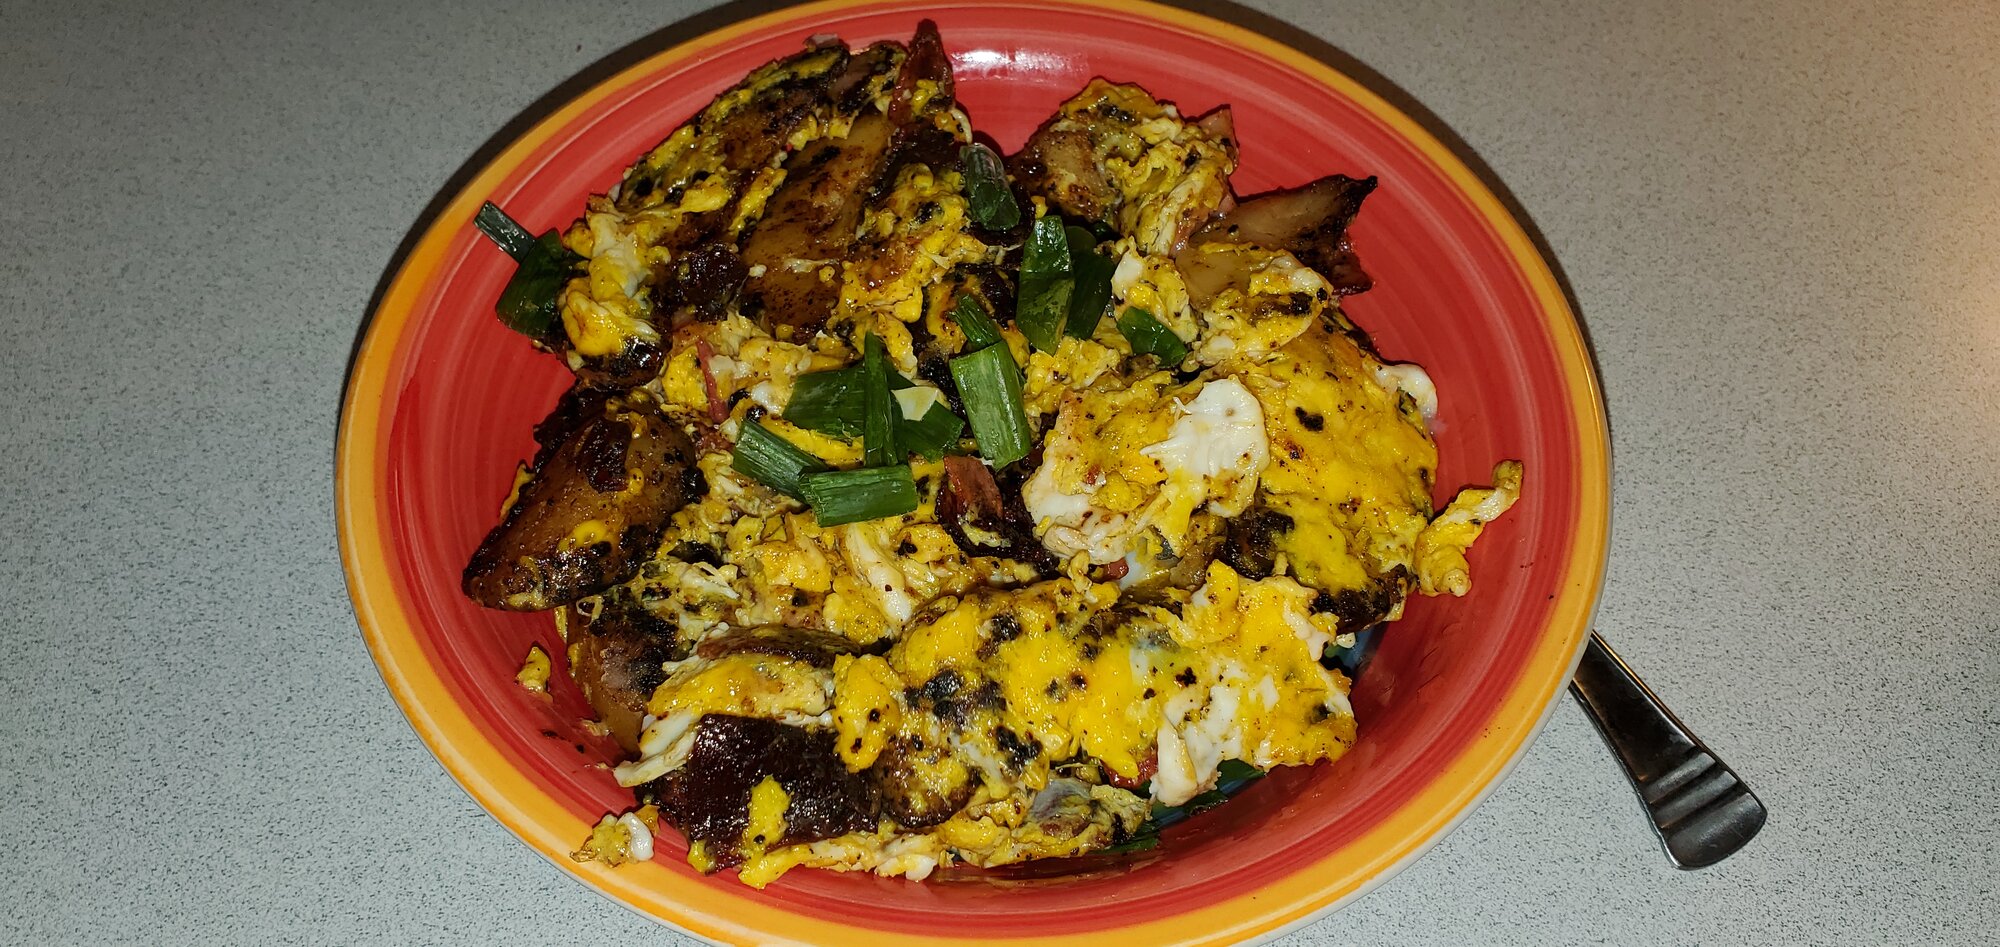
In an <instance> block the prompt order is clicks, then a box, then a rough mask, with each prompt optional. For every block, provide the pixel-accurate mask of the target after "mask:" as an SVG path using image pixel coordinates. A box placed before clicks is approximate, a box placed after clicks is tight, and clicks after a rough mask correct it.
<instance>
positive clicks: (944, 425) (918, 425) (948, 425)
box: [896, 388, 965, 460]
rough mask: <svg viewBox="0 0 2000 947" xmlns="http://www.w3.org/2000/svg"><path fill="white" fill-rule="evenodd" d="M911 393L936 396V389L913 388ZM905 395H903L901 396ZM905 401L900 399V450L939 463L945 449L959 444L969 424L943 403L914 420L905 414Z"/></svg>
mask: <svg viewBox="0 0 2000 947" xmlns="http://www.w3.org/2000/svg"><path fill="white" fill-rule="evenodd" d="M910 390H911V391H925V392H931V393H936V391H937V389H935V388H912V389H910ZM897 394H898V395H901V394H902V392H897ZM901 401H902V399H901V398H900V397H899V398H898V399H897V402H898V403H897V406H896V411H897V421H896V446H897V447H898V448H900V449H902V450H903V451H905V452H906V453H911V454H920V455H922V456H923V458H924V459H925V460H936V459H938V458H940V457H943V456H944V452H945V448H948V447H950V446H951V445H953V444H956V443H958V435H959V434H960V433H961V432H963V431H964V430H965V422H964V421H963V420H961V419H960V418H959V416H958V415H956V414H953V413H951V409H950V408H949V407H946V406H945V403H944V401H943V400H942V399H940V400H938V401H935V402H932V403H931V404H930V407H929V408H928V409H926V410H924V411H923V413H922V414H919V415H917V417H915V418H914V419H913V418H911V417H910V416H909V414H908V413H906V412H905V411H904V410H903V407H902V404H901Z"/></svg>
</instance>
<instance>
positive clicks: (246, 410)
mask: <svg viewBox="0 0 2000 947" xmlns="http://www.w3.org/2000/svg"><path fill="white" fill-rule="evenodd" d="M697 6H699V4H697V3H691V2H687V0H656V2H648V3H613V2H579V3H573V4H564V5H562V7H563V9H561V10H560V11H559V10H558V8H557V6H556V5H552V4H548V3H540V2H521V0H514V2H497V3H491V4H483V5H482V4H474V3H470V2H464V0H457V2H444V3H432V4H421V3H408V2H396V3H384V2H379V0H368V2H352V3H339V4H313V5H307V4H296V3H295V4H267V3H242V2H216V3H206V4H111V3H101V2H91V0H76V2H71V3H65V4H52V5H39V6H37V7H36V8H32V9H31V8H29V7H28V5H26V4H17V3H0V319H4V327H5V336H6V339H7V341H6V343H5V344H4V345H0V445H4V451H0V456H4V457H5V458H6V461H5V463H4V464H0V588H4V590H5V593H6V594H5V597H6V598H7V600H8V605H7V608H6V610H5V611H6V614H7V615H8V617H9V619H10V621H9V627H10V629H11V635H10V636H9V640H8V644H7V646H6V649H5V655H6V656H5V658H4V659H3V660H0V708H4V712H5V724H6V729H7V733H8V736H7V738H6V739H5V740H4V741H0V798H4V799H5V805H4V815H0V852H4V853H5V854H4V855H0V866H4V872H5V878H6V883H5V885H4V886H0V943H4V944H23V945H49V944H97V943H107V944H109V943H132V944H164V943H205V944H229V945H239V944H240V945H266V944H294V943H297V944H306V943H310V944H373V943H393V944H402V943H437V944H487V943H550V942H556V943H597V944H605V943H666V942H683V941H681V940H680V939H679V938H677V937H676V936H675V935H673V934H671V933H669V932H667V931H665V930H663V929H660V928H658V927H656V926H654V925H653V924H651V923H650V922H647V921H645V920H642V919H640V918H639V917H637V916H634V915H632V914H629V913H627V912H625V911H623V910H621V909H619V908H617V907H615V906H613V905H612V904H611V903H609V902H607V901H605V900H603V899H601V898H600V897H598V896H597V895H595V894H593V893H591V892H590V891H589V890H587V889H586V888H584V887H583V886H582V885H580V884H577V883H575V882H573V881H571V880H570V879H569V878H567V877H565V876H564V875H563V874H561V873H560V872H559V871H558V870H557V869H556V868H554V867H552V866H551V865H549V864H548V863H546V862H544V861H543V860H542V859H541V858H540V857H538V856H536V855H535V854H533V853H532V852H531V851H530V850H528V849H527V848H526V847H525V846H523V845H521V844H520V843H519V842H517V841H515V840H514V839H513V838H512V837H511V836H510V835H509V834H508V833H507V832H506V830H504V829H503V828H501V826H500V825H499V824H498V823H497V822H495V821H493V820H492V819H491V818H489V817H487V816H486V815H485V814H484V813H483V812H482V811H481V810H480V809H479V808H478V807H477V806H475V805H474V804H473V803H472V801H471V800H470V799H468V798H467V797H466V795H465V794H464V793H462V792H460V791H459V790H458V789H457V788H455V787H454V785H453V784H452V782H451V780H450V779H449V778H448V777H447V776H446V775H445V773H444V771H443V769H442V768H440V767H439V765H438V764H437V763H436V761H435V760H434V759H433V758H432V757H431V756H430V754H429V753H428V752H426V751H425V749H424V748H423V747H422V746H421V745H420V744H419V743H418V741H417V739H416V737H415V736H414V735H413V734H412V732H411V730H410V728H409V726H408V725H407V724H406V723H405V722H404V721H403V719H402V717H401V716H400V714H399V713H398V712H397V710H396V707H395V705H394V704H393V703H392V702H391V701H390V699H389V697H388V695H387V693H386V691H385V690H384V688H383V685H382V682H381V680H380V678H378V677H377V675H376V672H375V668H374V665H373V664H372V663H371V662H370V661H369V657H368V654H367V651H366V650H365V649H364V647H363V646H362V643H361V638H360V635H359V634H358V632H357V630H356V628H355V622H354V617H353V612H352V610H351V609H350V607H349V605H348V599H347V594H346V589H345V586H344V584H343V580H342V575H341V570H340V564H339V561H338V559H337V556H336V553H335V539H334V526H333V519H332V445H333V434H334V424H335V417H336V405H337V396H338V394H339V392H340V387H341V377H342V371H343V368H344V366H345V363H346V359H347V356H348V351H349V347H350V345H351V344H352V342H353V340H354V335H355V331H356V328H357V327H358V326H359V324H360V322H361V319H362V314H363V310H364V309H365V307H366V305H367V302H368V299H369V295H370V293H371V291H372V290H373V288H374V287H375V285H376V282H377V280H378V278H379V277H380V276H381V274H382V272H383V270H384V268H385V267H386V266H387V265H388V264H389V262H390V258H391V255H392V253H393V252H394V250H395V248H396V245H397V242H398V241H399V240H400V239H401V238H402V237H403V234H404V231H405V230H406V229H407V228H408V227H409V226H410V225H411V223H412V221H413V220H414V219H415V217H416V215H417V212H418V210H419V209H420V208H422V207H423V206H424V204H425V203H426V201H428V200H429V199H430V198H431V196H432V195H433V193H434V192H435V191H436V189H437V188H438V187H439V186H440V185H441V184H442V183H443V182H444V181H445V180H446V179H447V178H448V177H449V176H450V175H451V173H452V172H453V170H454V169H455V168H457V167H458V165H459V164H460V162H462V161H464V160H465V158H466V157H467V156H468V155H470V154H471V153H472V152H473V151H474V150H475V149H476V148H478V147H479V145H480V144H481V142H482V141H484V140H485V139H486V138H487V136H489V135H490V134H492V133H493V132H494V131H495V130H496V129H497V128H499V127H500V126H501V125H502V124H504V123H505V122H507V121H508V120H509V119H510V118H512V117H513V116H514V115H515V114H516V113H517V112H519V111H520V110H521V109H522V108H523V107H524V106H526V105H527V104H528V103H530V102H532V101H533V100H534V99H535V98H536V97H537V96H539V95H541V94H542V93H543V92H545V91H547V90H548V89H550V88H551V87H553V86H554V85H556V84H557V83H559V82H561V81H562V80H563V79H565V78H567V77H569V76H570V75H572V74H574V73H576V72H577V71H579V70H581V69H583V68H585V67H586V66H588V65H589V64H590V63H592V62H593V61H595V60H597V59H598V58H599V57H601V56H604V55H605V54H607V53H610V52H611V51H613V50H615V49H617V48H618V47H619V46H621V45H623V44H625V43H627V42H630V41H632V40H634V39H635V38H638V37H641V36H645V35H647V34H648V33H650V32H652V31H654V30H656V29H658V28H660V27H661V26H663V25H665V24H668V23H671V22H673V21H675V20H678V19H680V18H682V17H684V16H686V15H688V14H689V13H691V12H693V11H694V10H695V9H696V7H697ZM1256 6H1258V7H1259V8H1262V9H1265V10H1268V11H1269V12H1270V13H1272V14H1274V15H1275V16H1277V17H1279V18H1281V19H1283V20H1285V21H1289V22H1290V23H1293V24H1297V25H1298V26H1300V27H1302V28H1304V29H1306V30H1309V31H1311V32H1313V33H1316V34H1318V35H1319V36H1320V37H1323V38H1324V39H1325V40H1327V41H1328V42H1330V43H1333V44H1335V45H1336V46H1338V47H1339V48H1341V49H1342V50H1344V51H1345V52H1346V53H1348V54H1350V55H1352V56H1354V57H1356V58H1357V59H1359V60H1360V61H1362V62H1364V63H1366V64H1368V65H1369V66H1371V67H1372V68H1374V69H1375V70H1377V71H1379V72H1380V73H1381V74H1382V75H1383V76H1384V77H1386V78H1387V79H1388V80H1389V81H1391V82H1393V83H1396V84H1397V85H1400V86H1401V87H1402V88H1403V89H1404V90H1406V91H1407V92H1408V93H1410V94H1411V95H1413V96H1415V97H1416V98H1417V99H1418V100H1421V101H1422V102H1424V103H1425V104H1426V105H1428V106H1429V108H1430V109H1431V110H1432V111H1434V112H1435V113H1436V114H1437V116H1438V117H1439V118H1440V119H1442V120H1443V121H1444V122H1445V123H1447V124H1448V125H1449V126H1450V127H1451V128H1452V129H1454V130H1456V131H1457V132H1458V134H1459V135H1460V136H1462V137H1463V139H1464V140H1465V141H1466V142H1468V143H1470V145H1471V146H1472V147H1473V148H1474V149H1475V150H1476V151H1477V152H1478V154H1479V155H1480V156H1481V157H1483V158H1484V159H1485V161H1486V162H1487V163H1488V164H1489V165H1490V166H1491V167H1492V168H1493V169H1494V170H1495V171H1496V172H1497V173H1498V174H1499V176H1500V177H1501V178H1502V179H1503V180H1504V181H1505V182H1507V184H1508V185H1509V186H1510V187H1511V188H1512V190H1513V191H1514V193H1515V195H1516V196H1517V197H1518V198H1519V200H1520V202H1521V203H1522V205H1524V206H1525V207H1526V208H1527V210H1528V212H1529V213H1530V214H1531V215H1532V216H1533V218H1534V220H1535V222H1536V223H1537V224H1538V225H1539V227H1540V229H1541V230H1542V232H1543V233H1544V234H1545V235H1546V237H1547V239H1548V242H1549V244H1550V245H1551V246H1552V247H1553V249H1554V250H1555V252H1556V255H1557V257H1558V258H1559V259H1560V260H1561V261H1562V264H1563V266H1564V268H1565V269H1566V270H1567V273H1568V276H1569V278H1570V280H1571V282H1572V284H1573V287H1574V290H1575V293H1576V297H1577V299H1578V302H1579V303H1580V306H1581V310H1582V313H1583V315H1584V318H1585V320H1586V321H1587V323H1588V326H1589V329H1590V333H1591V336H1592V338H1593V340H1594V342H1595V345H1596V349H1597V355H1598V358H1599V359H1600V362H1601V365H1602V368H1603V372H1604V387H1605V391H1606V393H1607V397H1608V399H1609V403H1610V410H1611V420H1612V424H1613V428H1614V437H1615V441H1616V477H1617V489H1616V513H1615V521H1616V528H1615V533H1614V536H1613V544H1612V545H1613V548H1612V556H1611V567H1610V575H1609V580H1608V583H1607V584H1606V586H1605V589H1604V597H1603V606H1602V610H1601V612H1600V618H1599V625H1598V627H1599V629H1600V630H1601V631H1602V632H1604V633H1605V634H1606V635H1607V636H1609V637H1610V638H1611V639H1612V640H1613V641H1615V642H1616V643H1617V645H1618V646H1619V647H1620V648H1621V649H1622V650H1623V651H1624V652H1625V655H1626V657H1627V658H1628V659H1630V660H1631V661H1632V663H1633V664H1634V665H1636V666H1637V667H1639V668H1640V669H1641V670H1642V672H1643V673H1645V674H1646V675H1647V677H1648V678H1649V680H1650V681H1651V682H1652V683H1653V685H1654V687H1655V688H1656V689H1657V690H1658V691H1659V692H1660V693H1661V694H1662V695H1664V696H1665V697H1666V699H1667V700H1668V701H1669V702H1670V703H1672V704H1673V705H1674V706H1675V707H1676V708H1677V709H1678V710H1680V711H1681V713H1682V715H1683V716H1684V717H1685V718H1686V719H1687V720H1688V721H1689V722H1690V723H1691V724H1692V725H1693V726H1694V727H1695V728H1696V729H1697V730H1698V731H1699V732H1701V733H1702V734H1703V735H1704V736H1705V737H1706V738H1707V739H1708V740H1709V742H1710V743H1711V744H1713V745H1714V747H1715V748H1716V750H1717V751H1718V752H1720V753H1721V754H1722V755H1723V756H1724V757H1726V758H1727V759H1729V760H1730V761H1731V762H1732V763H1734V764H1735V765H1736V767H1737V769H1738V770H1739V771H1740V772H1741V773H1742V774H1743V775H1744V776H1745V778H1747V779H1748V780H1749V781H1750V782H1751V783H1752V785H1754V786H1755V787H1756V789H1757V790H1758V791H1759V792H1760V794H1761V795H1762V796H1763V798H1764V800H1765V801H1766V802H1767V803H1768V804H1769V806H1770V808H1771V810H1772V816H1771V821H1770V824H1769V826H1768V827H1767V828H1766V829H1765V831H1764V833H1763V835H1762V836H1761V837H1759V838H1758V839H1757V840H1756V842H1754V843H1753V844H1752V845H1751V846H1750V848H1748V849H1747V850H1746V851H1744V852H1743V853H1741V854H1740V855H1738V856H1736V857H1735V858H1733V859H1731V860H1729V861H1726V862H1724V863H1723V864H1721V865H1719V866H1717V867H1714V868H1711V869H1708V870H1705V871H1701V872H1696V873H1681V872H1677V871H1675V870H1673V869H1672V868H1670V867H1668V865H1667V863H1666V860H1665V859H1664V858H1663V857H1662V855H1661V853H1660V851H1659V850H1658V847H1657V844H1656V842H1655V841H1654V839H1653V838H1652V836H1651V834H1650V832H1649V831H1648V829H1647V827H1646V825H1645V823H1644V822H1643V821H1642V819H1641V818H1640V815H1639V812H1638V808H1637V806H1636V804H1635V803H1634V801H1633V798H1632V796H1631V793H1630V791H1629V790H1628V789H1627V788H1626V786H1625V784H1624V782H1623V780H1622V779H1621V778H1620V776H1619V775H1618V773H1617V771H1616V770H1615V768H1614V766H1613V763H1612V761H1611V760H1610V758H1609V757H1608V756H1607V755H1606V753H1605V751H1604V749H1603V747H1602V746H1601V745H1600V744H1599V743H1598V740H1597V737H1596V735H1595V734H1594V733H1593V732H1592V731H1591V729H1590V727H1589V725H1588V723H1587V722H1586V721H1585V720H1584V718H1583V716H1582V714H1580V713H1579V712H1578V711H1577V710H1576V709H1575V708H1574V707H1573V706H1572V705H1570V704H1569V703H1568V702H1567V701H1565V703H1564V704H1563V706H1561V707H1560V708H1559V709H1558V711H1557V712H1556V715H1555V717H1554V720H1553V722H1552V724H1551V725H1550V727H1549V729H1548V731H1547V732H1546V734H1545V735H1544V736H1543V737H1542V738H1541V739H1540V741H1539V742H1537V743H1536V744H1535V745H1534V747H1533V748H1532V749H1531V750H1530V751H1529V752H1528V754H1527V756H1526V757H1525V759H1524V760H1523V761H1522V763H1521V765H1520V766H1519V768H1518V769H1517V770H1516V772H1515V774H1514V775H1513V777H1512V778H1511V779H1509V780H1508V781H1507V782H1506V783H1505V784H1504V785H1503V786H1502V787H1501V788H1500V789H1499V791H1498V792H1497V793H1496V794H1495V795H1494V796H1493V797H1492V799H1491V800H1490V801H1489V802H1487V803H1486V804H1485V805H1484V806H1483V807H1482V808H1480V809H1479V810H1478V811H1476V812H1475V813H1474V814H1473V815H1472V816H1471V818H1470V819H1468V820H1467V821H1466V822H1465V823H1464V825H1463V826H1462V827H1461V828H1460V829H1459V830H1458V831H1457V832H1456V833H1454V834H1452V835H1451V836H1450V837H1448V838H1447V839H1445V841H1444V842H1443V843H1442V844H1441V845H1439V846H1438V848H1437V849H1436V850H1435V851H1434V852H1433V853H1431V854H1430V855H1429V856H1428V857H1426V858H1424V859H1422V860H1421V861H1419V862H1418V863H1417V864H1416V865H1415V866H1414V867H1412V868H1410V869H1408V870H1407V871H1405V872H1404V873H1402V874H1401V875H1400V876H1398V877H1396V878H1395V879H1393V880H1392V881H1390V882H1389V883H1388V884H1387V885H1386V886H1384V887H1382V888H1381V889H1380V890H1378V891H1377V892H1375V893H1373V894H1371V895H1369V896H1367V897H1365V898H1363V899H1361V900H1360V901H1358V902H1357V903H1355V904H1354V905H1353V906H1352V907H1350V908H1348V909H1347V910H1345V911H1344V912H1341V913H1339V914H1337V915H1334V916H1333V917H1331V918H1328V919H1326V920H1323V921H1321V922H1320V923H1318V924H1316V925H1314V926H1312V927H1310V928H1307V929H1305V930H1303V931H1300V932H1298V933H1296V934H1294V935H1292V937H1291V938H1289V939H1288V941H1286V942H1287V943H1290V944H1300V945H1306V944H1313V945H1320V944H1328V945H1330V944H1367V945H1371V947H1373V945H1407V944H1439V945H1465V944H1495V945H1514V944H1518V945H1535V947H1545V945H1567V944H1647V945H1683V944H1685V945H1694V944H1703V945H1707V944H1759V945H1763V944H1990V943H1993V942H1994V938H1995V936H1996V934H1995V931H1996V930H2000V894H1997V893H1996V891H1995V884H1996V882H1995V878H1996V877H2000V859H1997V858H1996V855H1995V853H1996V851H2000V816H1996V814H1995V813H1996V811H2000V808H1996V806H2000V763H1996V760H2000V711H1996V709H1995V708H1996V695H2000V503H1996V502H1995V500H1994V497H1995V494H1996V487H2000V17H1995V16H1993V15H1992V11H1990V10H1982V9H1980V5H1978V4H1946V3H1924V4H1911V5H1901V6H1898V7H1896V8H1894V9H1891V8H1890V5H1883V4H1876V3H1853V2H1842V3H1833V4H1808V3H1774V4H1701V3H1674V4H1634V5H1627V4H1609V3H1601V2H1593V3H1526V2H1512V3H1497V2H1496V3H1448V2H1413V3H1397V4H1390V3H1345V2H1341V3H1331V4H1325V5H1321V4H1316V3H1312V2H1309V0H1262V2H1259V3H1257V4H1256ZM1754 7H1761V8H1762V9H1761V10H1753V9H1752V8H1754Z"/></svg>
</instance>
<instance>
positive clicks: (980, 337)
mask: <svg viewBox="0 0 2000 947" xmlns="http://www.w3.org/2000/svg"><path fill="white" fill-rule="evenodd" d="M951 318H952V321H954V322H956V323H958V328H959V330H960V331H962V332H964V333H965V350H966V351H968V352H976V351H978V350H980V349H983V348H985V347H987V346H989V345H996V344H998V343H999V342H1000V339H1001V336H1000V323H997V322H994V321H993V317H992V316H991V315H989V314H988V313H987V312H986V307H985V306H981V305H980V304H979V301H978V300H976V299H973V298H972V296H971V295H970V294H967V295H964V296H960V297H958V305H956V306H953V307H952V310H951Z"/></svg>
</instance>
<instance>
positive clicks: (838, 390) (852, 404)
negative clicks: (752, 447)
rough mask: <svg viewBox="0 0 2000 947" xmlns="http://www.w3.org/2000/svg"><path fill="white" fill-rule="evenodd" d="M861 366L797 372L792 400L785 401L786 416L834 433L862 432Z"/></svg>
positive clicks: (807, 426)
mask: <svg viewBox="0 0 2000 947" xmlns="http://www.w3.org/2000/svg"><path fill="white" fill-rule="evenodd" d="M863 402H864V399H863V398H862V385H861V366H859V365H849V366H847V367H846V368H836V369H833V370H832V371H825V372H813V373H812V374H810V375H800V376H799V378H798V380H797V381H795V382H793V383H792V397H791V400H789V401H786V402H785V415H784V417H785V420H787V421H790V422H792V423H793V424H796V425H798V426H799V427H802V428H805V429H806V430H808V431H818V432H819V433H821V434H831V435H833V436H834V437H859V436H861V415H862V414H863V413H864V412H866V411H867V410H868V408H867V405H866V404H864V403H863Z"/></svg>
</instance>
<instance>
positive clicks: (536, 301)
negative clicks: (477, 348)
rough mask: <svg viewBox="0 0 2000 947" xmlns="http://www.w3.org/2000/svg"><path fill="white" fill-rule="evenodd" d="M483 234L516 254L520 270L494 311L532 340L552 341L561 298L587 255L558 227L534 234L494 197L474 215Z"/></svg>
mask: <svg viewBox="0 0 2000 947" xmlns="http://www.w3.org/2000/svg"><path fill="white" fill-rule="evenodd" d="M472 222H473V225H474V226H476V227H478V228H479V232H480V233H483V234H485V235H486V238H487V239H489V240H491V241H493V243H494V245H496V246H498V247H499V248H500V249H501V250H502V251H505V252H506V254H507V255H508V256H510V257H513V258H514V263H515V268H514V275H513V277H512V278H510V279H508V280H507V287H506V288H505V289H502V290H501V291H500V299H499V301H498V302H496V303H494V305H493V312H494V314H495V315H497V316H499V317H500V321H501V322H502V323H503V324H505V325H506V326H507V328H509V329H512V330H514V331H516V332H519V333H521V334H522V335H525V336H527V337H529V338H531V339H537V340H546V339H548V337H549V334H550V332H551V331H552V330H553V329H554V327H555V325H556V319H557V305H556V303H557V300H558V298H559V297H560V296H561V294H562V288H563V286H564V285H565V284H567V283H568V282H569V280H570V277H571V276H573V275H575V272H576V264H577V263H578V262H579V261H581V260H582V259H583V258H582V257H579V256H577V255H576V254H574V253H571V252H570V251H569V248H568V247H565V246H563V245H562V237H561V235H559V234H557V233H556V232H555V231H554V230H550V231H549V232H548V233H545V234H542V235H541V236H540V237H536V236H533V235H532V234H529V233H528V230H527V228H525V227H522V226H521V225H520V223H518V222H517V221H515V220H514V218H512V217H509V216H507V212H506V211H503V210H501V209H500V208H499V207H498V206H496V205H495V204H494V203H493V202H492V201H488V202H486V203H485V204H484V205H482V206H481V207H480V208H479V213H478V215H477V216H475V217H473V219H472Z"/></svg>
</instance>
